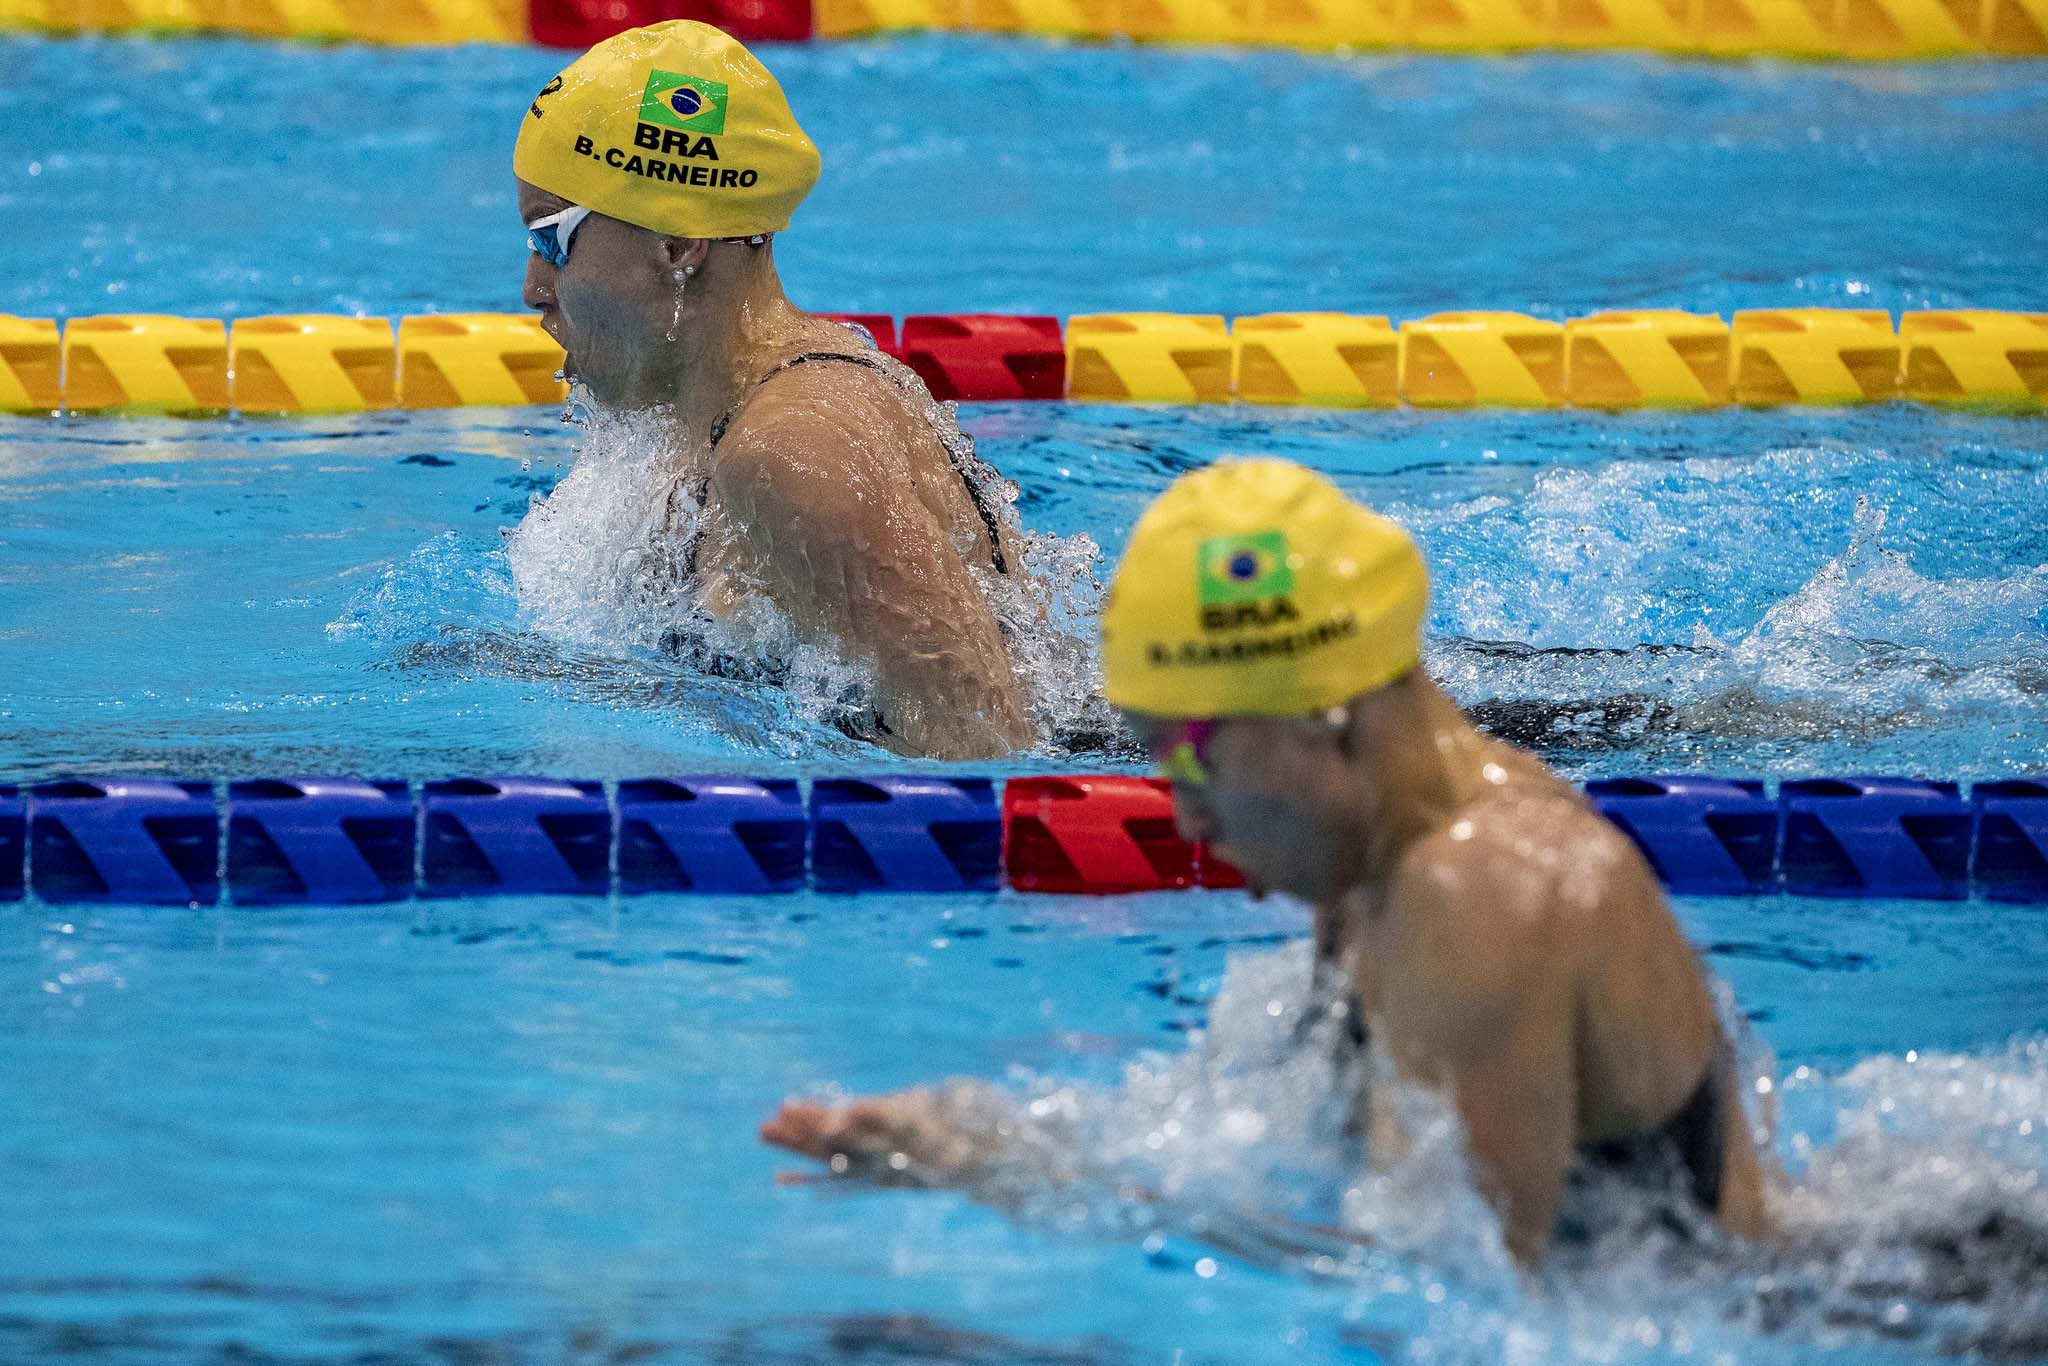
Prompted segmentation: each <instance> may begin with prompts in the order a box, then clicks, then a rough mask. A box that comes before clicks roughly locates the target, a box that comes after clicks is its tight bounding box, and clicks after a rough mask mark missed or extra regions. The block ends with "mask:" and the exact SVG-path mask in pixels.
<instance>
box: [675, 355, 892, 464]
mask: <svg viewBox="0 0 2048 1366" xmlns="http://www.w3.org/2000/svg"><path fill="white" fill-rule="evenodd" d="M814 360H838V361H845V362H846V363H847V364H848V365H858V366H859V367H860V368H861V369H863V370H879V369H881V368H882V363H881V362H880V361H878V360H876V359H874V357H872V356H863V355H860V354H858V353H857V352H852V351H806V352H804V353H803V354H802V355H800V356H791V357H790V358H789V359H788V360H786V361H784V362H782V364H780V365H778V366H776V367H775V368H774V369H773V370H770V371H769V372H768V373H767V374H765V375H763V376H761V378H760V379H759V380H757V381H756V382H755V384H754V387H755V388H756V389H758V388H760V387H761V386H762V385H763V384H766V383H767V382H768V381H769V380H771V379H774V378H775V377H776V376H777V375H779V374H781V373H782V372H783V371H784V370H794V369H795V368H796V367H797V366H799V365H806V364H808V363H810V362H811V361H814ZM746 406H747V405H746V402H745V401H744V400H742V401H741V402H740V403H738V404H737V405H735V406H734V407H732V408H730V409H728V410H726V411H725V412H723V413H720V414H719V415H718V421H716V422H714V423H712V424H711V449H713V450H717V449H718V443H719V442H721V441H723V440H725V429H726V428H727V427H730V426H731V425H732V420H733V419H734V418H736V417H738V416H739V415H740V409H741V408H744V407H746Z"/></svg>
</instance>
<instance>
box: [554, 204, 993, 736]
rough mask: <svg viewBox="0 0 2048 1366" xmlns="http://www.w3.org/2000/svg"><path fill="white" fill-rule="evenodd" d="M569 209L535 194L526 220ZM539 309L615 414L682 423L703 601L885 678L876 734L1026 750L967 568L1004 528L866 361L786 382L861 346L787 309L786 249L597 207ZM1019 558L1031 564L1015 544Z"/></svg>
mask: <svg viewBox="0 0 2048 1366" xmlns="http://www.w3.org/2000/svg"><path fill="white" fill-rule="evenodd" d="M564 207H566V203H565V201H563V200H562V199H560V198H558V197H556V196H554V195H551V194H548V193H547V192H546V191H544V190H541V189H539V188H537V187H536V186H533V185H530V184H527V183H525V182H523V181H522V182H520V185H519V212H520V216H521V221H522V222H532V221H534V220H535V219H538V218H541V217H543V216H545V215H548V214H552V213H555V212H558V211H559V210H561V209H562V208H564ZM523 297H524V299H525V302H526V304H527V306H528V307H530V308H533V309H535V310H537V311H538V312H539V314H540V317H541V326H542V327H543V328H545V329H546V330H547V332H548V335H550V336H551V337H553V338H554V339H555V340H556V341H558V342H560V343H561V344H562V346H563V349H564V352H565V362H564V369H565V370H566V372H567V373H568V374H570V375H571V376H573V377H574V378H576V379H578V380H580V381H582V382H583V383H584V384H585V385H587V386H588V387H589V389H590V392H591V394H592V395H593V396H594V397H595V398H596V399H597V400H598V401H599V402H600V403H602V404H605V405H607V406H609V407H612V408H616V409H622V410H636V411H637V410H650V409H660V410H662V411H664V412H667V413H669V414H672V415H673V417H674V419H675V425H676V427H677V429H678V433H679V435H678V437H677V443H676V449H675V451H674V452H673V466H674V470H675V478H676V483H675V485H674V487H675V488H676V489H677V490H679V491H689V490H698V489H701V490H702V491H703V499H704V507H703V512H702V521H701V535H700V539H699V541H698V544H697V553H696V572H697V574H698V576H699V587H700V598H701V600H702V601H703V602H704V604H705V606H706V608H707V609H708V610H710V611H712V612H713V613H715V614H719V615H729V614H730V613H731V612H733V611H735V610H737V609H738V608H739V607H740V606H741V604H742V603H743V602H744V600H745V599H747V598H748V597H750V596H756V595H758V596H759V597H762V598H765V599H766V600H767V601H769V602H770V603H772V604H773V605H774V606H775V607H776V608H778V609H779V610H780V611H781V612H782V613H783V614H784V615H786V616H787V617H788V618H789V621H790V623H791V625H792V627H793V628H794V630H795V632H796V635H797V638H798V639H799V640H802V641H804V642H806V643H810V644H814V645H818V646H821V647H824V648H827V649H829V650H831V651H832V652H833V653H835V654H837V655H839V656H840V657H842V658H845V659H848V660H851V661H854V662H858V663H865V664H866V665H868V666H869V667H870V668H871V670H872V672H873V675H874V704H875V709H876V711H877V712H878V713H879V715H880V717H881V718H882V723H883V725H884V726H885V727H886V731H885V732H884V733H882V734H881V735H880V736H879V738H880V740H881V742H882V743H884V744H886V745H887V746H888V747H889V748H891V749H894V750H896V751H897V752H898V753H902V754H909V755H920V756H929V757H934V758H946V759H970V758H989V757H992V756H995V755H998V754H1004V753H1008V752H1011V751H1013V750H1016V749H1019V748H1022V747H1023V746H1024V745H1027V744H1029V743H1030V741H1031V728H1030V724H1029V719H1028V715H1027V711H1026V701H1025V693H1024V689H1023V686H1022V684H1021V682H1020V681H1019V680H1018V678H1017V676H1016V672H1015V669H1014V668H1013V666H1012V665H1011V663H1010V660H1009V657H1008V654H1007V651H1006V648H1005V646H1004V643H1003V639H1002V635H1001V632H1000V630H999V629H998V627H997V625H996V621H995V617H994V614H993V612H992V611H991V609H990V608H989V605H988V602H987V600H986V599H985V598H984V596H983V595H982V593H981V591H980V589H979V588H978V587H977V585H976V584H975V582H974V579H973V576H972V574H971V573H970V571H969V569H968V565H969V564H970V563H972V564H976V565H982V564H986V563H988V562H989V561H990V559H991V558H992V557H991V553H990V547H989V543H988V532H987V530H986V528H985V527H984V526H983V524H982V521H981V517H980V514H979V513H978V512H977V511H976V510H975V507H974V505H973V501H972V499H971V498H970V497H969V495H968V493H967V491H966V489H965V488H964V487H963V486H962V484H961V480H960V476H959V475H958V473H956V472H955V470H954V468H953V465H952V461H951V459H950V458H949V457H948V455H947V453H946V451H945V449H944V447H943V446H941V445H940V443H939V441H938V439H937V438H936V437H935V436H934V435H933V433H932V430H931V428H930V426H929V425H928V424H927V423H926V421H925V420H924V418H923V417H922V415H921V414H920V412H919V411H918V410H916V409H915V408H914V407H913V406H912V405H911V403H910V402H909V401H908V399H907V398H906V396H905V395H904V393H903V392H901V391H900V390H898V389H897V388H896V387H895V385H894V384H892V383H891V382H890V381H889V380H888V379H887V378H885V377H884V376H883V375H881V374H878V373H876V372H874V371H871V370H867V369H863V368H861V367H858V366H853V365H845V364H811V365H802V366H798V367H796V368H794V369H791V370H787V371H784V372H782V373H780V374H774V375H773V378H770V377H769V376H770V375H771V373H772V372H774V371H775V370H776V368H777V367H778V366H780V365H782V364H783V363H785V362H786V361H788V360H790V359H792V358H794V357H796V356H798V355H802V354H804V353H806V352H814V351H830V352H852V351H857V350H859V349H860V344H859V341H858V339H857V338H855V337H853V336H852V335H851V334H849V333H848V332H847V330H846V329H845V328H843V327H841V326H839V325H838V324H836V323H832V322H829V321H827V320H824V319H820V318H815V317H812V316H811V315H809V314H806V313H804V312H802V311H801V310H799V309H797V308H795V307H794V306H793V305H791V304H790V303H789V301H788V300H787V299H786V298H785V297H784V296H783V293H782V286H781V282H780V280H779V278H778V277H777V276H776V274H775V268H774V260H773V255H772V247H770V246H748V245H746V244H743V243H735V242H724V241H710V240H706V239H702V238H675V237H665V236H663V235H661V234H658V233H653V232H649V231H647V230H645V229H643V228H638V227H635V226H633V225H631V224H628V223H622V222H619V221H617V220H616V219H611V218H607V217H605V216H604V215H602V214H595V213H593V214H591V215H590V216H589V217H588V218H587V219H585V220H584V222H583V224H582V226H581V227H580V228H579V229H578V230H577V232H576V235H575V237H574V239H573V242H572V244H571V249H570V253H569V260H568V264H567V265H565V266H563V267H561V268H559V269H558V268H556V267H555V266H552V265H550V264H549V263H548V262H546V261H544V260H543V259H541V257H539V256H538V255H532V256H530V257H529V258H528V263H527V271H526V285H525V291H524V295H523ZM727 417H729V425H728V426H727V428H726V432H725V436H724V439H723V440H722V441H721V442H720V443H719V444H718V447H717V449H716V451H713V450H712V449H711V443H710V437H709V434H710V432H711V431H712V429H713V427H714V425H715V424H716V423H717V422H718V421H719V420H720V419H721V418H727ZM672 507H673V503H672ZM1005 559H1006V561H1007V562H1008V563H1010V564H1015V563H1017V556H1016V553H1015V550H1014V548H1012V547H1006V555H1005Z"/></svg>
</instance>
